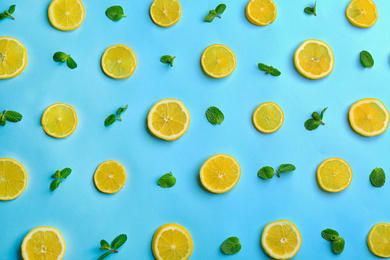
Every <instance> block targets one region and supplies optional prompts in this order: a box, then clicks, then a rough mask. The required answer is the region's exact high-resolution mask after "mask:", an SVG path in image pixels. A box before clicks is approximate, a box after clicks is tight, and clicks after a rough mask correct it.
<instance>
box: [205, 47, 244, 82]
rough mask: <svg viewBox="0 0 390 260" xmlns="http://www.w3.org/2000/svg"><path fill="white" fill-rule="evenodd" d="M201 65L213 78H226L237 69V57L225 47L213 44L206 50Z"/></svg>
mask: <svg viewBox="0 0 390 260" xmlns="http://www.w3.org/2000/svg"><path fill="white" fill-rule="evenodd" d="M201 64H202V68H203V71H204V72H205V73H206V74H207V75H209V76H211V77H213V78H224V77H227V76H229V75H230V74H231V73H232V72H233V70H234V69H235V68H236V56H235V55H234V53H233V52H232V50H231V49H229V48H228V47H226V46H225V45H222V44H213V45H210V46H209V47H207V48H206V49H205V50H204V52H203V54H202V58H201Z"/></svg>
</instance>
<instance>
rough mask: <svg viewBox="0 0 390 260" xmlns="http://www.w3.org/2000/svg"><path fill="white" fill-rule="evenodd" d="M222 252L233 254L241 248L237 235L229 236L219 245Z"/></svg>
mask: <svg viewBox="0 0 390 260" xmlns="http://www.w3.org/2000/svg"><path fill="white" fill-rule="evenodd" d="M221 250H222V253H224V254H225V255H234V254H237V253H238V252H239V251H240V250H241V243H240V240H239V239H238V238H237V237H229V238H227V239H226V240H225V241H223V243H222V245H221Z"/></svg>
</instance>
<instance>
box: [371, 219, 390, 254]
mask: <svg viewBox="0 0 390 260" xmlns="http://www.w3.org/2000/svg"><path fill="white" fill-rule="evenodd" d="M367 244H368V248H369V249H370V251H371V253H373V254H374V255H376V256H379V257H383V258H389V257H390V224H388V223H379V224H376V225H375V226H373V228H372V229H371V231H370V233H369V234H368V237H367Z"/></svg>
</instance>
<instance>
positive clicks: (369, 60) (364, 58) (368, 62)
mask: <svg viewBox="0 0 390 260" xmlns="http://www.w3.org/2000/svg"><path fill="white" fill-rule="evenodd" d="M360 63H361V64H362V66H363V67H365V68H371V67H372V66H374V58H373V57H372V56H371V54H370V53H369V52H368V51H361V52H360Z"/></svg>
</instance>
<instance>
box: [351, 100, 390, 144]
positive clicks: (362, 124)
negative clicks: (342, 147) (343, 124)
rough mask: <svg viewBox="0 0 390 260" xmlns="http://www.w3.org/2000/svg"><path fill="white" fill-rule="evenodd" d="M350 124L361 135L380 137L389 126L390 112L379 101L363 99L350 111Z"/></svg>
mask: <svg viewBox="0 0 390 260" xmlns="http://www.w3.org/2000/svg"><path fill="white" fill-rule="evenodd" d="M349 123H350V124H351V126H352V128H353V130H355V131H356V132H357V133H359V134H361V135H364V136H376V135H380V134H382V133H383V132H384V131H386V129H387V127H388V126H389V111H387V108H386V107H385V105H384V104H383V103H382V101H380V100H378V99H374V98H366V99H362V100H359V101H358V102H356V103H355V104H353V105H352V106H351V108H350V109H349Z"/></svg>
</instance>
